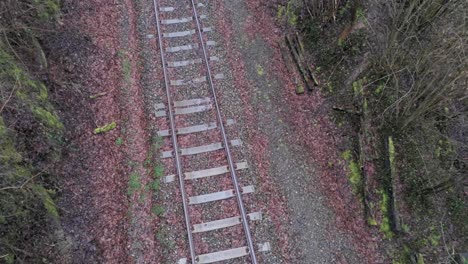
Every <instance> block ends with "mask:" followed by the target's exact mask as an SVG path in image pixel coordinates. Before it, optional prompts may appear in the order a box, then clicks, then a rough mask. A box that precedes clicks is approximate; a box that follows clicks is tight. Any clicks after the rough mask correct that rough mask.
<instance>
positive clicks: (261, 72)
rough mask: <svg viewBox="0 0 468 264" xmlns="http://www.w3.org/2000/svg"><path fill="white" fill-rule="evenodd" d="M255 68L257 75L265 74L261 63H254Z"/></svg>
mask: <svg viewBox="0 0 468 264" xmlns="http://www.w3.org/2000/svg"><path fill="white" fill-rule="evenodd" d="M255 69H256V70H257V74H258V75H259V76H263V75H264V74H265V70H264V69H263V67H262V65H260V64H257V65H255Z"/></svg>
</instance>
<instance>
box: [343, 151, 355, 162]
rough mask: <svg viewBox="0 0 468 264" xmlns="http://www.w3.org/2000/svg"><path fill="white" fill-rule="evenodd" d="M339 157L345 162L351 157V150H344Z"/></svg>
mask: <svg viewBox="0 0 468 264" xmlns="http://www.w3.org/2000/svg"><path fill="white" fill-rule="evenodd" d="M341 157H342V158H343V159H344V160H346V161H348V160H350V159H351V157H352V153H351V150H346V151H344V152H343V153H341Z"/></svg>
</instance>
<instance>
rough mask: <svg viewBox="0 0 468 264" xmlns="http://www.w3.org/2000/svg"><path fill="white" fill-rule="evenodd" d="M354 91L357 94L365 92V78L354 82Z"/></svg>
mask: <svg viewBox="0 0 468 264" xmlns="http://www.w3.org/2000/svg"><path fill="white" fill-rule="evenodd" d="M353 92H354V95H355V96H361V95H362V94H363V92H364V87H363V80H358V81H355V82H353Z"/></svg>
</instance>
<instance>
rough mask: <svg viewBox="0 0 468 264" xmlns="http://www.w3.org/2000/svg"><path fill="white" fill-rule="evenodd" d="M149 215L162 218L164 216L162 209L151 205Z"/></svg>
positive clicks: (159, 206) (157, 205)
mask: <svg viewBox="0 0 468 264" xmlns="http://www.w3.org/2000/svg"><path fill="white" fill-rule="evenodd" d="M151 213H153V214H154V215H156V216H162V215H163V214H164V207H162V206H161V205H159V204H156V205H153V207H152V208H151Z"/></svg>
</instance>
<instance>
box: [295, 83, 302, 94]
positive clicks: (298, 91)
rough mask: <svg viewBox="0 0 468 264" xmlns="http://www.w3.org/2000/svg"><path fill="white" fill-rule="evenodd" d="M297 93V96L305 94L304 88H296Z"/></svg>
mask: <svg viewBox="0 0 468 264" xmlns="http://www.w3.org/2000/svg"><path fill="white" fill-rule="evenodd" d="M296 93H297V94H303V93H304V86H303V85H302V84H299V85H298V86H296Z"/></svg>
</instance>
